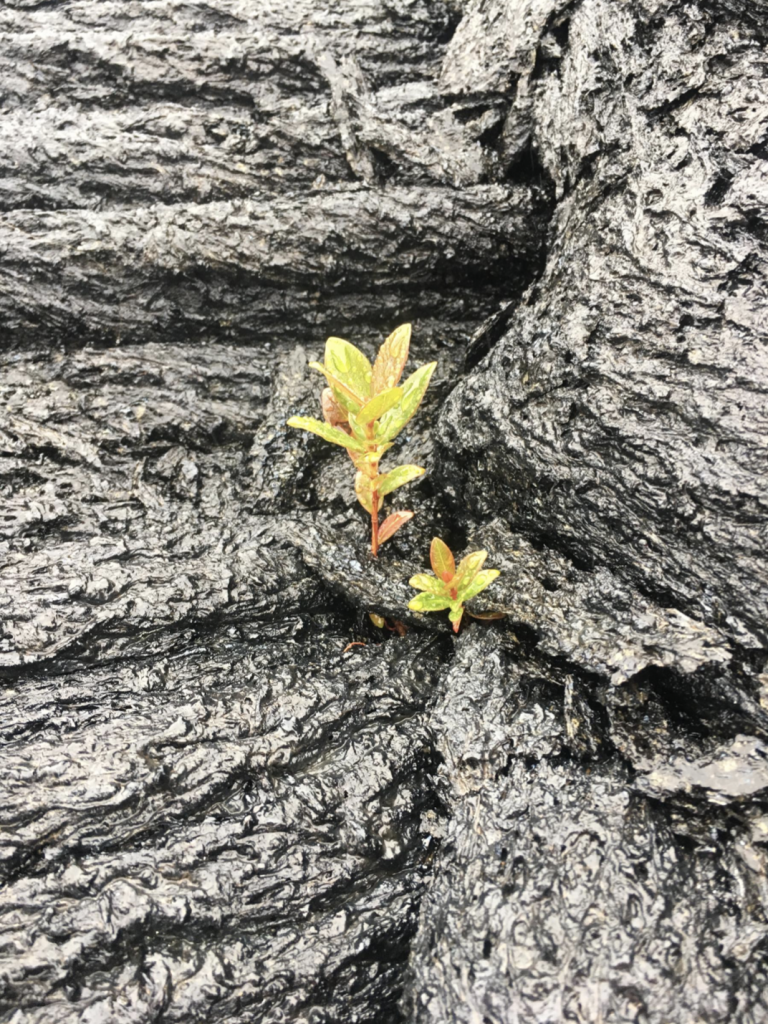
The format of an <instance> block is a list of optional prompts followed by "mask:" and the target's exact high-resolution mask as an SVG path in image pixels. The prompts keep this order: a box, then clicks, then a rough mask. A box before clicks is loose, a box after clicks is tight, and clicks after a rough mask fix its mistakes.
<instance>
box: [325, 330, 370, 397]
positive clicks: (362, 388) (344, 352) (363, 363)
mask: <svg viewBox="0 0 768 1024" xmlns="http://www.w3.org/2000/svg"><path fill="white" fill-rule="evenodd" d="M325 368H326V369H327V370H328V371H329V372H330V373H332V374H333V376H334V377H336V378H337V379H338V380H340V381H342V383H344V384H346V385H347V386H348V387H350V388H352V390H353V391H354V392H355V394H357V395H358V396H359V397H360V398H363V399H365V398H368V396H369V395H370V394H371V379H372V377H373V368H372V366H371V364H370V363H369V362H368V358H367V357H366V356H364V355H363V353H362V352H361V351H360V349H359V348H355V346H354V345H352V344H350V343H349V342H348V341H344V339H343V338H329V339H328V340H327V341H326V343H325Z"/></svg>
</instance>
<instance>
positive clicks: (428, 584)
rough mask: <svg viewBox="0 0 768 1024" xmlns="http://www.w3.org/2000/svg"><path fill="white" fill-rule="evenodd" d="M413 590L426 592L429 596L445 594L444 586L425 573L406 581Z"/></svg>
mask: <svg viewBox="0 0 768 1024" xmlns="http://www.w3.org/2000/svg"><path fill="white" fill-rule="evenodd" d="M408 582H409V583H410V585H411V586H412V587H413V589H414V590H426V591H427V593H429V594H443V595H444V596H446V597H447V596H448V595H447V594H446V593H445V585H444V584H443V583H442V582H441V581H440V580H438V579H436V578H435V577H434V576H428V575H427V573H425V572H420V573H417V574H416V575H415V576H411V578H410V580H409V581H408Z"/></svg>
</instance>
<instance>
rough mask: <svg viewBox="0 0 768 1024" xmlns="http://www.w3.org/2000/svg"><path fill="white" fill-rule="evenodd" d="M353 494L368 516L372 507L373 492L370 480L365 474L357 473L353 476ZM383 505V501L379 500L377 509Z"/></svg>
mask: <svg viewBox="0 0 768 1024" xmlns="http://www.w3.org/2000/svg"><path fill="white" fill-rule="evenodd" d="M355 494H356V495H357V500H358V501H359V502H360V504H361V505H362V506H363V508H364V509H365V511H366V512H367V513H368V514H369V515H370V514H371V510H372V507H373V491H372V490H371V478H370V477H369V476H366V474H365V473H358V474H357V475H356V476H355ZM383 504H384V499H383V498H381V497H380V498H379V508H381V506H382V505H383Z"/></svg>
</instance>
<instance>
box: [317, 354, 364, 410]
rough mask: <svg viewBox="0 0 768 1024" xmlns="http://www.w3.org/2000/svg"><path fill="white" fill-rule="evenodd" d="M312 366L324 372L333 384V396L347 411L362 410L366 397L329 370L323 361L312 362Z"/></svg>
mask: <svg viewBox="0 0 768 1024" xmlns="http://www.w3.org/2000/svg"><path fill="white" fill-rule="evenodd" d="M309 365H310V367H311V368H312V369H313V370H317V371H318V372H319V373H322V374H323V376H324V377H325V379H326V380H327V381H328V383H329V384H330V385H331V391H333V397H334V398H335V399H336V401H337V402H338V403H339V405H340V406H341V407H342V409H345V410H346V411H347V412H352V413H356V412H360V407H361V406H362V404H363V401H364V399H362V398H359V397H358V396H357V394H356V393H355V392H354V391H353V390H352V388H351V387H350V386H349V385H348V384H345V383H344V381H342V380H339V378H338V377H334V375H333V374H332V373H331V372H330V371H329V370H327V369H326V368H325V367H324V366H323V364H322V363H310V364H309Z"/></svg>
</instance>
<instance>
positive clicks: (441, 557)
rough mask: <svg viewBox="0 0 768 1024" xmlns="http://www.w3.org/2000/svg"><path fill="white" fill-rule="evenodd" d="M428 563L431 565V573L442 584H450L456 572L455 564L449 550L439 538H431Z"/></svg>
mask: <svg viewBox="0 0 768 1024" xmlns="http://www.w3.org/2000/svg"><path fill="white" fill-rule="evenodd" d="M429 561H430V563H431V564H432V572H434V574H435V576H437V578H438V579H441V580H443V582H444V583H450V582H451V580H452V579H453V576H454V573H455V572H456V562H455V561H454V560H453V554H452V553H451V549H450V548H449V547H448V545H447V544H446V543H445V541H442V540H440V538H439V537H433V538H432V544H431V545H430V548H429Z"/></svg>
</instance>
